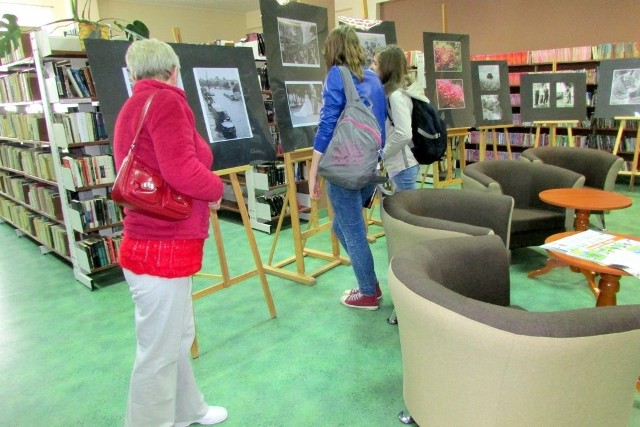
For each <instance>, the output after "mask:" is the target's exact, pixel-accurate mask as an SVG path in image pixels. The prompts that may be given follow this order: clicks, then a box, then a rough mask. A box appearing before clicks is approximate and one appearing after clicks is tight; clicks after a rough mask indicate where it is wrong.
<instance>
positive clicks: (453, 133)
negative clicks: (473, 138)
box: [420, 128, 469, 188]
mask: <svg viewBox="0 0 640 427" xmlns="http://www.w3.org/2000/svg"><path fill="white" fill-rule="evenodd" d="M468 134H469V128H451V129H447V151H446V152H445V158H444V160H439V161H437V162H433V163H432V164H431V165H428V166H427V167H425V168H424V171H423V172H422V182H421V184H420V188H423V187H424V184H425V183H426V180H427V177H428V174H429V168H431V170H432V175H433V187H434V188H443V187H448V186H450V185H456V184H462V178H461V177H457V178H456V177H455V172H454V169H453V164H454V163H455V160H456V158H455V156H454V153H456V152H457V155H458V160H459V161H460V170H462V169H464V167H465V164H466V159H465V150H464V138H465V137H466V136H467V135H468ZM456 138H462V139H463V140H462V141H458V145H457V146H456V147H455V149H454V147H453V143H454V139H456ZM442 162H444V164H445V165H444V167H445V170H446V173H447V175H446V176H445V178H444V179H443V180H440V172H442V171H441V170H440V168H441V163H442Z"/></svg>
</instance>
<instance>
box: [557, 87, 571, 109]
mask: <svg viewBox="0 0 640 427" xmlns="http://www.w3.org/2000/svg"><path fill="white" fill-rule="evenodd" d="M574 100H575V96H574V87H573V84H572V83H571V82H556V107H558V108H573V102H574Z"/></svg>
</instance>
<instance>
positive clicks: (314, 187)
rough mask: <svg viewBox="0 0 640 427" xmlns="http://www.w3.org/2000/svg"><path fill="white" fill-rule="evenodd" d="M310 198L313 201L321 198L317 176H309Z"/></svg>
mask: <svg viewBox="0 0 640 427" xmlns="http://www.w3.org/2000/svg"><path fill="white" fill-rule="evenodd" d="M309 196H311V198H312V199H319V198H320V182H319V180H318V177H317V175H315V174H311V176H309Z"/></svg>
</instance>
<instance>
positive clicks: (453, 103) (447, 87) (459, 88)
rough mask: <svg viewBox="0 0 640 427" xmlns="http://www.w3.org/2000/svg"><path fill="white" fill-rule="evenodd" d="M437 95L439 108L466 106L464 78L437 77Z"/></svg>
mask: <svg viewBox="0 0 640 427" xmlns="http://www.w3.org/2000/svg"><path fill="white" fill-rule="evenodd" d="M436 95H437V97H438V108H439V109H458V108H464V107H465V103H464V85H463V82H462V79H436Z"/></svg>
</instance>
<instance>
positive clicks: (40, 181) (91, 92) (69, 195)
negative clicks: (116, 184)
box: [0, 32, 122, 289]
mask: <svg viewBox="0 0 640 427" xmlns="http://www.w3.org/2000/svg"><path fill="white" fill-rule="evenodd" d="M27 43H28V44H27ZM19 50H20V52H19V53H17V54H16V55H14V56H10V57H5V58H3V64H2V65H1V66H0V217H1V219H2V220H3V221H5V222H7V223H9V224H11V225H12V226H13V227H15V229H16V233H17V234H18V235H19V236H23V235H26V236H28V237H29V238H31V239H32V240H34V241H35V242H36V243H38V245H39V246H40V250H41V252H43V253H49V252H53V253H55V254H57V255H59V256H60V257H62V258H63V259H65V260H66V261H68V262H69V263H70V264H71V265H72V267H73V273H74V277H75V278H76V279H77V280H78V281H79V282H80V283H82V284H83V285H85V286H87V287H88V288H90V289H93V279H92V278H91V275H92V274H94V273H96V272H99V271H103V270H106V269H110V268H114V267H116V266H117V251H118V247H119V243H120V234H121V229H122V211H121V209H120V208H119V207H118V206H117V205H116V204H115V203H114V202H113V201H111V200H110V198H109V190H110V186H111V183H112V182H113V180H114V179H115V168H114V165H113V159H112V157H111V148H110V143H109V140H108V138H107V135H106V132H105V128H104V123H103V122H102V115H101V113H100V110H99V101H98V100H97V99H96V98H95V88H94V87H93V82H92V79H91V73H90V68H89V66H88V63H87V60H86V55H85V53H84V52H82V51H80V49H79V43H78V40H77V39H73V38H57V37H55V38H54V37H48V36H47V35H46V34H44V33H43V32H32V33H30V34H29V38H28V39H26V38H23V39H22V46H20V47H19ZM14 59H15V60H14ZM12 60H13V61H12ZM11 61H12V62H11Z"/></svg>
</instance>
